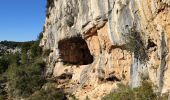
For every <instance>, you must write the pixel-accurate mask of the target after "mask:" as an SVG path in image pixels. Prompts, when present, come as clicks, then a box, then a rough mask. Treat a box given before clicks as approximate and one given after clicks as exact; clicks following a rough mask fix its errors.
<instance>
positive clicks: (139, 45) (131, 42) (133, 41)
mask: <svg viewBox="0 0 170 100" xmlns="http://www.w3.org/2000/svg"><path fill="white" fill-rule="evenodd" d="M125 40H126V44H125V48H126V49H127V50H128V51H130V52H131V53H134V56H135V58H137V59H139V60H140V61H141V62H142V63H145V62H147V61H148V59H149V58H148V55H147V52H146V48H145V45H144V42H143V40H142V37H141V33H140V32H138V31H137V30H136V29H135V27H133V28H131V29H129V33H128V34H127V35H126V36H125Z"/></svg>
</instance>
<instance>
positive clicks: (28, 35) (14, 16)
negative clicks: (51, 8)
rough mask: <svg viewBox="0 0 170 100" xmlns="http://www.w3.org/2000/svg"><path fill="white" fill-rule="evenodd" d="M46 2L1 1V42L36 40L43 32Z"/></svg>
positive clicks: (32, 0)
mask: <svg viewBox="0 0 170 100" xmlns="http://www.w3.org/2000/svg"><path fill="white" fill-rule="evenodd" d="M45 11H46V0H0V41H2V40H8V41H31V40H35V39H36V38H37V36H38V34H39V33H40V32H41V31H42V30H43V25H44V22H45Z"/></svg>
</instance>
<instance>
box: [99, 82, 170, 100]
mask: <svg viewBox="0 0 170 100" xmlns="http://www.w3.org/2000/svg"><path fill="white" fill-rule="evenodd" d="M167 99H168V95H162V96H160V94H159V93H155V92H154V91H153V89H152V84H151V83H150V82H148V81H143V82H142V85H141V86H139V87H137V88H134V89H132V88H130V87H128V86H124V85H119V88H118V90H117V91H116V92H112V93H110V94H108V95H106V96H105V97H103V98H102V100H167Z"/></svg>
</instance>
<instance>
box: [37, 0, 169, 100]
mask: <svg viewBox="0 0 170 100" xmlns="http://www.w3.org/2000/svg"><path fill="white" fill-rule="evenodd" d="M49 1H51V2H49V5H48V8H47V17H46V21H45V25H44V31H43V39H42V41H41V44H40V45H41V46H43V47H44V49H45V48H46V49H51V50H52V51H53V52H52V53H51V54H50V56H49V68H48V69H47V76H49V77H60V76H62V75H67V74H66V73H69V75H70V74H71V76H72V77H71V78H70V77H69V78H67V79H69V80H70V81H69V82H66V84H65V88H66V90H67V91H68V92H72V93H73V94H75V95H76V96H77V97H78V98H79V99H82V100H83V99H85V98H86V97H87V96H88V97H89V98H91V99H92V100H93V99H94V100H96V99H100V98H101V97H102V96H104V95H105V94H108V93H109V92H110V91H112V90H113V89H115V88H116V83H117V82H123V83H124V84H129V85H131V86H132V87H136V86H139V85H140V81H141V79H150V80H152V82H153V83H154V84H155V85H157V86H158V87H159V89H158V90H159V91H160V92H167V91H168V90H169V89H170V84H169V83H170V77H169V76H170V67H169V65H170V58H169V49H170V0H49ZM131 28H135V30H137V31H138V34H140V35H141V37H142V40H143V43H144V47H143V48H145V49H146V52H147V56H148V57H149V59H148V60H147V63H142V62H141V61H140V60H139V59H138V58H137V57H136V56H135V53H134V54H133V53H130V52H128V50H127V49H125V46H126V38H125V37H126V35H128V34H129V30H130V29H131ZM62 84H63V83H62ZM62 84H61V86H62Z"/></svg>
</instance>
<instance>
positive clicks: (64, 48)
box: [58, 37, 93, 65]
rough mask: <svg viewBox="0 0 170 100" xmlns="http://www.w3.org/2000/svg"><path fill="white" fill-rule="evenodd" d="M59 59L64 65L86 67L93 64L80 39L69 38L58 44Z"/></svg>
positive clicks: (84, 42) (84, 44)
mask: <svg viewBox="0 0 170 100" xmlns="http://www.w3.org/2000/svg"><path fill="white" fill-rule="evenodd" d="M58 48H59V53H60V58H61V59H62V61H63V62H64V63H65V64H74V65H88V64H91V63H92V62H93V56H92V55H91V54H90V50H89V48H88V46H87V43H86V41H85V40H84V39H82V37H71V38H67V39H63V40H60V41H59V43H58Z"/></svg>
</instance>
